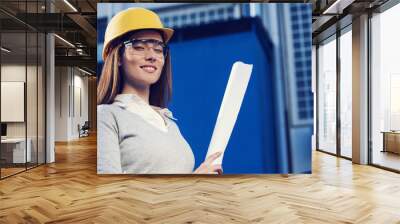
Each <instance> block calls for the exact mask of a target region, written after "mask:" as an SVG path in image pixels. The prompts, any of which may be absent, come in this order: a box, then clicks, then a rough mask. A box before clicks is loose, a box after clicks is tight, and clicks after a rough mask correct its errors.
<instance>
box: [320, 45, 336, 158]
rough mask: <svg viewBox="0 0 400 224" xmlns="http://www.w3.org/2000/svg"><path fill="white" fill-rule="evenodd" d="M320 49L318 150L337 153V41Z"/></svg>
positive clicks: (321, 46)
mask: <svg viewBox="0 0 400 224" xmlns="http://www.w3.org/2000/svg"><path fill="white" fill-rule="evenodd" d="M332 39H333V40H331V41H329V42H327V43H323V44H322V45H320V46H319V48H318V148H319V149H320V150H323V151H327V152H331V153H336V40H335V38H332Z"/></svg>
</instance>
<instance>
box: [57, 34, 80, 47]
mask: <svg viewBox="0 0 400 224" xmlns="http://www.w3.org/2000/svg"><path fill="white" fill-rule="evenodd" d="M54 36H56V37H57V38H58V39H59V40H61V41H62V42H64V43H66V44H67V45H69V46H70V47H73V48H75V45H73V44H72V43H71V42H69V41H68V40H66V39H64V38H62V37H60V36H59V35H57V34H54Z"/></svg>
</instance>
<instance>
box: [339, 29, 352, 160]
mask: <svg viewBox="0 0 400 224" xmlns="http://www.w3.org/2000/svg"><path fill="white" fill-rule="evenodd" d="M351 42H352V35H351V30H350V31H348V32H347V33H344V34H343V35H342V36H341V37H340V127H341V129H340V150H341V151H340V152H341V155H342V156H346V157H349V158H351V156H352V150H351V141H352V138H351V136H352V125H351V124H352V109H351V108H352V104H351V103H352V88H351V87H352V86H351V85H352V66H351V64H352V49H351V47H352V44H351Z"/></svg>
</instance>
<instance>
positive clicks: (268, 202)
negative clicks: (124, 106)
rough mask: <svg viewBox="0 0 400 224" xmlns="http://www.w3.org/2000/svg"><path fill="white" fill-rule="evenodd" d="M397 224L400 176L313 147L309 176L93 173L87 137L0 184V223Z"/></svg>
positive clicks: (59, 146) (92, 145)
mask: <svg viewBox="0 0 400 224" xmlns="http://www.w3.org/2000/svg"><path fill="white" fill-rule="evenodd" d="M44 222H47V223H373V224H376V223H385V224H386V223H400V175H399V174H396V173H391V172H388V171H384V170H380V169H377V168H374V167H369V166H359V165H353V164H351V162H350V161H347V160H343V159H338V158H335V157H333V156H330V155H326V154H323V153H320V152H314V154H313V174H312V175H290V176H288V177H285V176H281V175H252V176H240V175H237V176H222V177H220V176H219V177H204V176H202V177H200V176H185V177H182V176H156V177H155V176H98V175H97V174H96V141H95V138H94V137H89V138H84V139H83V140H81V141H76V142H71V143H69V144H57V147H56V163H55V164H51V165H46V166H41V167H38V168H35V169H33V170H29V171H28V172H26V173H22V174H19V175H16V176H13V177H10V178H8V179H5V180H2V181H0V223H44Z"/></svg>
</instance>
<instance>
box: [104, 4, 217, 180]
mask: <svg viewBox="0 0 400 224" xmlns="http://www.w3.org/2000/svg"><path fill="white" fill-rule="evenodd" d="M172 35H173V30H172V29H169V28H164V26H163V24H162V23H161V21H160V18H159V17H158V15H157V14H155V13H154V12H152V11H150V10H147V9H143V8H131V9H127V10H124V11H122V12H120V13H118V14H117V15H115V16H114V17H113V18H112V19H111V21H110V22H109V24H108V26H107V29H106V34H105V40H104V48H103V54H102V55H103V60H104V67H103V70H102V74H101V77H100V79H99V82H98V87H97V104H98V107H97V116H98V137H97V149H98V153H97V171H98V173H99V174H109V173H114V174H119V173H131V174H132V173H133V174H147V173H152V174H172V173H198V174H216V173H221V171H222V168H221V165H213V164H212V162H213V161H214V160H215V159H217V158H218V157H219V156H220V153H215V154H212V155H211V156H209V157H208V158H207V159H206V160H205V161H204V162H203V163H202V164H201V165H200V166H199V167H198V168H197V169H195V170H194V155H193V152H192V150H191V148H190V146H189V144H188V143H187V142H186V141H185V139H184V138H183V136H182V135H181V133H180V131H179V128H178V126H177V125H176V123H175V121H174V120H175V118H174V117H173V115H172V113H171V112H170V111H169V110H168V109H167V108H166V106H167V103H168V101H169V100H170V98H171V92H172V73H171V64H170V52H169V50H168V46H167V43H168V41H169V40H170V39H171V37H172Z"/></svg>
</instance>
